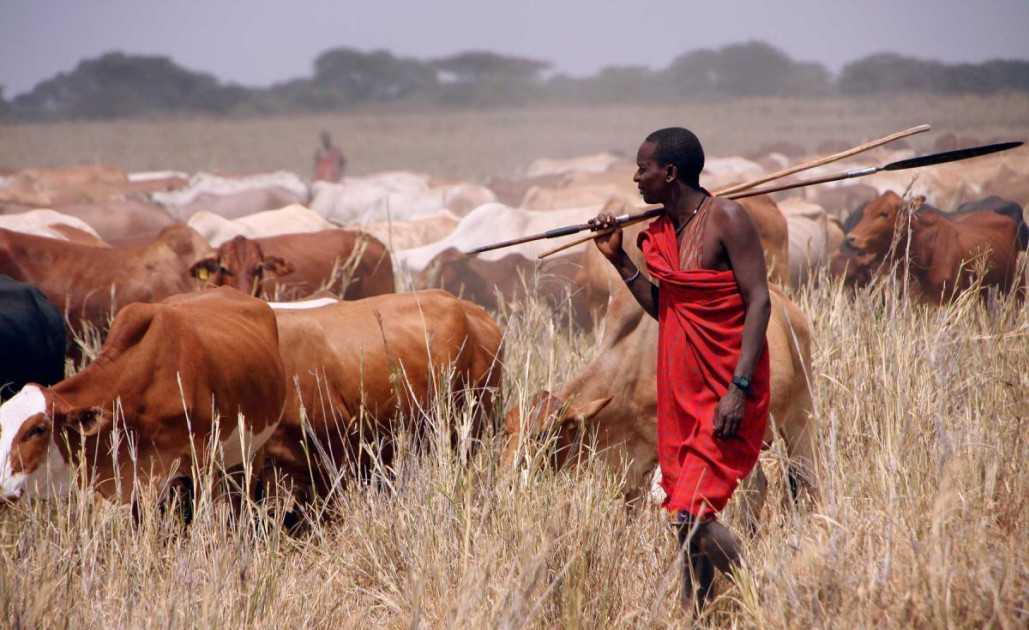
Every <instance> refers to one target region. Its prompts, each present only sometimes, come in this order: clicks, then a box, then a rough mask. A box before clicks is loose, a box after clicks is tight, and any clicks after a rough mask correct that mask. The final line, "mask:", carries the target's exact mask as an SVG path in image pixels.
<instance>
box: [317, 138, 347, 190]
mask: <svg viewBox="0 0 1029 630" xmlns="http://www.w3.org/2000/svg"><path fill="white" fill-rule="evenodd" d="M346 163H347V159H346V158H345V157H343V152H342V151H340V149H339V147H338V146H336V145H335V144H333V143H332V136H330V135H329V132H328V131H323V132H322V146H320V147H318V150H317V151H315V152H314V181H316V182H317V181H323V182H333V183H336V182H338V181H339V180H340V179H341V178H342V177H343V166H344V165H345V164H346Z"/></svg>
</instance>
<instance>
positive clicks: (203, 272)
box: [197, 267, 211, 280]
mask: <svg viewBox="0 0 1029 630" xmlns="http://www.w3.org/2000/svg"><path fill="white" fill-rule="evenodd" d="M209 275H211V274H210V272H208V271H207V268H206V267H198V268H197V278H199V279H201V280H207V277H208V276H209Z"/></svg>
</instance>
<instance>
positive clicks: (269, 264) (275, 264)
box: [261, 256, 295, 278]
mask: <svg viewBox="0 0 1029 630" xmlns="http://www.w3.org/2000/svg"><path fill="white" fill-rule="evenodd" d="M261 271H262V272H263V275H264V277H266V278H269V277H278V276H287V275H289V274H291V273H293V272H294V271H295V269H294V268H293V264H292V263H290V262H288V261H287V260H286V259H284V258H282V257H280V256H265V257H264V260H262V261H261Z"/></svg>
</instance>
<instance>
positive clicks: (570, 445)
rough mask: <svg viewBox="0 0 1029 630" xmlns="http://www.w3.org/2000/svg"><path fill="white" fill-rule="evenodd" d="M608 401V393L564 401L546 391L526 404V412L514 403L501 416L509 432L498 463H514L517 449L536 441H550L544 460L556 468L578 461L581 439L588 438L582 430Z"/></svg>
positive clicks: (544, 444) (542, 443)
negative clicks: (600, 396)
mask: <svg viewBox="0 0 1029 630" xmlns="http://www.w3.org/2000/svg"><path fill="white" fill-rule="evenodd" d="M610 402H611V397H610V396H607V397H605V398H601V399H599V400H593V401H589V402H586V403H579V402H577V401H573V402H572V403H570V404H569V403H565V402H564V401H562V400H561V399H560V398H558V397H557V396H554V395H553V394H551V393H550V392H548V391H545V390H544V391H541V392H539V393H538V394H536V396H535V397H534V398H533V399H532V401H531V402H530V403H529V407H528V409H527V410H526V411H525V413H523V412H522V409H521V407H520V406H516V407H514V408H513V409H511V410H510V411H508V412H507V415H505V416H504V430H505V432H506V433H507V435H508V438H507V444H506V445H505V446H504V455H503V458H502V460H501V466H502V467H505V468H508V469H510V468H511V467H512V466H514V464H515V458H516V457H517V455H518V453H519V451H520V450H521V451H522V452H523V453H524V452H525V447H526V446H527V445H529V444H532V443H535V444H536V445H537V447H543V446H548V445H549V444H548V443H549V442H550V441H553V444H552V450H551V456H550V457H549V458H548V459H547V461H548V462H549V463H550V464H552V465H553V466H554V467H555V468H562V467H564V466H565V465H568V464H569V463H571V464H573V465H574V463H575V462H576V461H577V460H578V457H579V455H581V452H580V451H579V446H580V443H581V441H582V440H584V439H589V438H588V436H586V435H585V434H584V433H583V429H585V428H586V427H587V425H588V424H589V423H590V420H592V419H593V418H594V417H595V416H596V415H597V414H598V413H600V411H601V410H602V409H603V408H604V407H606V406H607V405H608V403H610Z"/></svg>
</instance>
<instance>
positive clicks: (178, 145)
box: [0, 95, 1029, 181]
mask: <svg viewBox="0 0 1029 630" xmlns="http://www.w3.org/2000/svg"><path fill="white" fill-rule="evenodd" d="M641 100H642V99H641ZM921 123H929V124H931V125H933V131H932V132H930V133H928V134H924V135H923V136H918V137H916V138H913V139H912V141H911V142H912V144H913V145H915V146H916V147H926V146H931V142H932V140H933V139H934V138H936V137H939V135H941V134H944V133H948V132H950V133H956V134H959V135H965V136H972V137H978V138H980V139H982V140H984V141H985V140H988V139H990V138H994V137H1004V138H1007V139H1012V138H1014V139H1018V138H1025V137H1027V136H1029V96H1027V95H1012V96H998V97H992V98H981V97H954V98H941V97H929V96H902V97H878V98H861V99H849V100H842V99H824V100H821V99H807V100H791V99H771V98H766V99H750V100H739V101H728V102H715V103H684V104H681V105H675V106H664V105H639V106H625V105H622V106H597V107H592V108H526V109H510V110H494V111H460V112H434V113H383V114H374V113H361V114H338V115H320V116H296V117H280V118H260V119H252V120H214V119H186V120H161V121H135V122H96V123H91V122H81V123H63V124H53V125H39V124H35V125H13V126H12V125H8V126H0V168H12V169H13V168H24V167H30V166H40V167H41V166H64V165H69V164H81V163H91V162H107V163H110V164H113V165H115V166H119V167H122V168H125V169H128V170H164V169H180V170H185V171H188V172H195V171H200V170H208V171H212V170H227V171H255V170H274V169H287V170H291V171H294V172H296V173H299V174H301V175H305V176H310V175H311V169H312V159H313V158H312V156H313V154H314V149H315V148H316V147H317V144H318V134H319V133H320V132H321V130H323V129H327V130H329V131H331V132H332V134H333V136H334V137H335V138H336V140H337V141H338V142H339V143H340V145H341V146H342V148H343V151H344V153H346V155H347V158H348V165H347V172H348V173H350V174H353V175H360V174H365V173H370V172H375V171H382V170H394V169H405V170H413V171H420V172H425V173H429V174H431V175H435V176H439V177H449V178H459V179H465V180H469V181H485V180H486V179H488V178H489V177H490V176H495V175H500V176H513V175H518V174H521V173H524V171H525V169H526V167H527V166H528V165H529V163H530V162H531V161H532V160H534V159H536V158H538V157H570V156H576V155H584V154H590V153H596V152H600V151H613V152H621V153H625V154H628V155H629V156H630V157H631V156H632V155H634V154H635V151H636V147H637V146H639V142H640V140H641V139H642V138H644V137H645V136H646V134H647V133H649V132H651V131H653V130H654V129H657V128H659V127H664V126H669V125H685V126H687V127H690V128H691V129H693V130H694V131H696V132H697V134H698V135H699V136H700V138H701V139H702V140H703V142H704V146H705V148H706V150H707V152H708V154H709V155H729V154H744V153H748V152H752V151H755V150H757V149H758V148H759V147H761V146H762V145H765V144H767V143H770V142H777V141H782V140H789V141H791V142H793V143H796V144H799V145H800V146H802V147H804V148H806V149H807V150H808V151H809V152H811V153H814V151H815V148H816V147H817V146H818V144H819V143H821V142H822V141H824V140H829V139H838V140H844V141H847V142H848V144H851V145H853V144H857V143H858V142H861V141H864V140H867V139H869V138H877V137H880V136H883V135H886V134H888V133H892V132H894V131H897V130H900V129H906V128H908V127H911V126H913V125H916V124H921Z"/></svg>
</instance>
